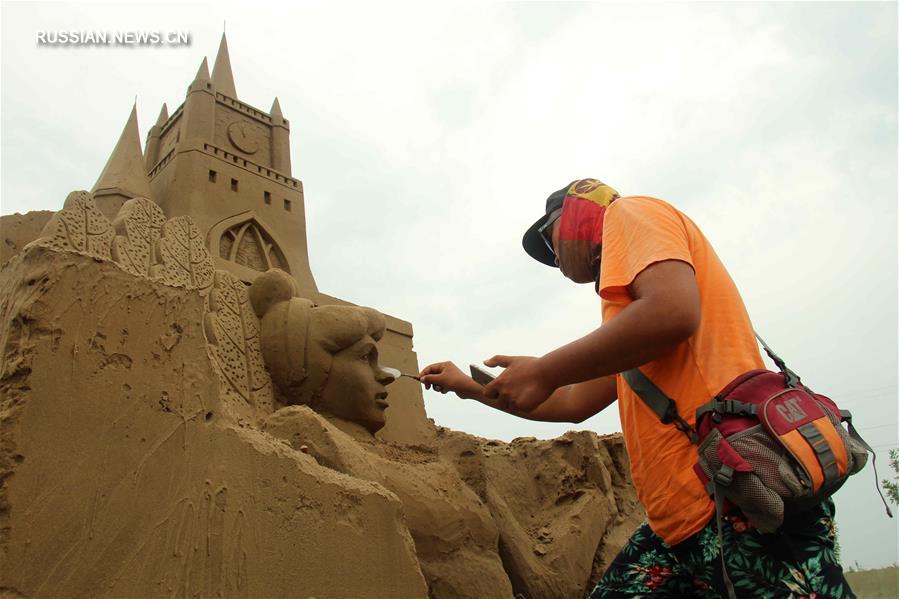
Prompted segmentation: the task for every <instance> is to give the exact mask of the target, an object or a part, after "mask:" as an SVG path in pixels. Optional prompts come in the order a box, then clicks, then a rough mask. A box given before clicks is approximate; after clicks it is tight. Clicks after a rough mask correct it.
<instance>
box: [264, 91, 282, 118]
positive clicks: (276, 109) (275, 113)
mask: <svg viewBox="0 0 899 599" xmlns="http://www.w3.org/2000/svg"><path fill="white" fill-rule="evenodd" d="M268 112H269V114H270V115H271V117H272V118H273V119H283V118H284V114H283V113H282V112H281V103H280V102H278V96H275V101H274V102H272V109H271V110H269V111H268Z"/></svg>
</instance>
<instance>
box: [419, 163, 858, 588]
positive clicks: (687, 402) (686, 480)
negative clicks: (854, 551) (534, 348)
mask: <svg viewBox="0 0 899 599" xmlns="http://www.w3.org/2000/svg"><path fill="white" fill-rule="evenodd" d="M523 245H524V248H525V250H526V251H527V253H528V254H529V255H530V256H532V257H533V258H534V259H536V260H538V261H539V262H542V263H544V264H546V265H549V266H556V267H558V268H560V270H561V271H562V274H563V275H565V277H567V278H568V279H570V280H572V281H574V282H575V283H593V284H594V288H595V290H596V292H597V293H598V294H599V296H600V298H601V304H602V316H603V325H602V326H601V327H600V328H598V329H596V330H595V331H593V332H591V333H589V334H587V335H586V336H584V337H582V338H580V339H577V340H575V341H572V342H571V343H568V344H567V345H564V346H562V347H560V348H558V349H556V350H554V351H552V352H550V353H548V354H546V355H544V356H541V357H539V358H537V357H530V356H505V355H497V356H494V357H492V358H490V359H489V360H487V361H485V364H487V365H488V366H502V367H504V368H505V371H504V372H503V373H502V374H501V375H499V376H498V377H497V378H496V380H494V381H493V382H492V383H490V384H489V385H487V386H486V387H483V386H481V385H479V384H478V383H476V382H475V381H473V380H472V379H471V378H469V377H468V376H466V375H465V374H463V373H462V372H461V371H460V370H459V369H458V368H457V367H456V366H455V365H454V364H453V363H452V362H440V363H436V364H431V365H430V366H427V367H426V368H424V369H423V370H422V371H421V380H422V383H424V384H425V385H426V386H428V387H430V386H432V385H434V386H438V387H440V388H441V390H442V391H443V392H446V391H453V392H455V393H456V394H457V395H459V396H460V397H463V398H470V399H476V400H478V401H481V402H482V403H485V404H487V405H490V406H492V407H495V408H497V409H501V410H503V411H507V412H509V413H511V414H514V415H516V416H519V417H522V418H528V419H531V420H543V421H554V422H581V421H583V420H585V419H586V418H588V417H590V416H593V415H594V414H596V413H597V412H599V411H601V410H603V409H605V408H606V407H608V406H609V405H611V404H612V403H613V402H614V401H615V400H616V399H618V400H619V402H618V407H619V412H620V416H621V424H622V429H623V433H624V439H625V444H626V446H627V449H628V454H629V456H630V461H631V472H632V475H633V480H634V485H635V486H636V488H637V493H638V495H639V497H640V500H641V502H642V503H643V506H644V507H645V508H646V513H647V519H648V522H647V523H645V524H644V525H643V526H641V527H640V528H638V529H637V531H636V532H635V533H634V535H633V536H632V537H631V539H630V541H629V542H628V543H627V544H626V545H625V547H624V548H623V549H622V551H621V553H620V554H619V555H618V557H617V558H616V559H615V561H614V562H613V563H612V565H611V566H610V567H609V568H608V570H607V571H606V573H605V575H604V576H603V578H602V579H601V580H600V582H599V584H597V586H596V588H595V589H594V590H593V594H592V595H591V597H594V598H608V597H621V598H624V597H634V596H636V595H640V596H646V595H652V596H667V597H716V596H719V595H724V596H726V595H727V591H726V588H725V584H724V579H723V576H722V571H721V566H720V562H719V561H718V559H719V551H718V539H717V529H716V527H715V518H714V517H713V516H714V513H715V506H714V504H713V502H712V501H711V499H710V498H709V496H708V495H707V493H706V491H705V489H704V487H703V485H702V483H701V482H700V481H699V479H698V478H697V476H696V475H695V473H694V472H693V465H694V464H695V463H696V449H695V447H694V446H693V445H691V444H690V441H689V440H688V439H687V437H686V436H685V435H684V434H683V433H682V432H681V431H679V430H677V429H676V428H675V427H674V426H672V425H671V424H662V423H661V422H660V421H659V419H658V417H657V416H656V415H655V414H654V413H653V412H652V411H651V410H650V409H649V408H648V407H647V406H646V405H645V404H644V403H643V402H642V401H641V400H640V398H639V397H637V396H636V395H635V394H634V393H633V391H632V390H631V389H630V388H629V387H628V385H627V384H626V383H625V382H624V380H623V379H622V377H621V375H620V374H618V373H621V372H623V371H626V370H628V369H631V368H635V367H638V366H639V367H640V368H641V370H642V371H643V373H645V374H646V375H647V376H648V377H649V379H650V380H652V381H653V382H654V383H655V384H656V385H657V386H658V387H659V388H661V389H662V390H663V391H664V392H665V393H666V394H667V395H669V396H670V397H672V398H675V399H676V400H677V408H678V412H679V413H680V415H681V416H682V417H683V418H684V419H686V420H687V421H688V422H689V423H690V424H691V425H693V424H695V418H694V414H695V412H696V409H697V408H698V407H699V406H700V405H702V404H704V403H706V402H707V401H708V400H709V399H710V398H711V397H712V396H713V395H714V394H715V393H716V392H718V391H719V390H720V389H722V388H723V387H724V386H725V385H726V384H727V383H728V382H730V381H731V380H732V379H734V378H735V377H737V376H738V375H739V374H741V373H743V372H746V371H748V370H752V369H755V368H763V367H764V366H763V363H762V360H761V356H760V354H759V351H758V346H757V345H756V342H755V337H754V334H753V330H752V325H751V323H750V321H749V317H748V315H747V312H746V309H745V307H744V305H743V301H742V299H741V298H740V295H739V292H738V291H737V288H736V286H735V285H734V283H733V281H732V280H731V278H730V276H729V275H728V273H727V271H726V270H725V268H724V266H723V264H722V263H721V262H720V260H719V259H718V257H717V255H716V254H715V252H714V250H713V249H712V247H711V245H710V244H709V242H708V241H707V240H706V239H705V237H704V236H703V234H702V232H701V231H700V230H699V228H698V227H697V226H696V225H695V224H694V223H693V222H692V221H691V220H690V219H689V218H688V217H687V216H685V215H684V214H683V213H681V212H679V211H678V210H677V209H675V208H674V207H672V206H671V205H669V204H667V203H665V202H664V201H662V200H659V199H655V198H649V197H641V196H632V197H620V196H619V194H618V193H617V192H616V191H615V190H614V189H612V188H611V187H609V186H607V185H605V184H603V183H601V182H599V181H597V180H595V179H581V180H578V181H574V182H573V183H572V184H570V185H568V186H566V187H565V188H563V189H561V190H559V191H557V192H555V193H553V194H552V195H550V196H549V198H548V199H547V202H546V214H545V215H544V216H542V217H541V218H540V219H538V220H537V222H535V223H534V225H533V226H532V227H531V228H530V229H528V231H527V232H526V233H525V236H524V239H523ZM832 517H833V503H832V502H831V501H830V500H828V501H826V502H824V503H823V504H820V505H819V506H817V507H816V508H814V509H811V510H808V511H806V512H803V513H801V514H796V515H794V516H792V517H791V518H789V519H788V520H787V521H786V522H785V524H784V525H783V527H781V529H779V530H778V531H777V532H776V533H774V534H762V533H760V532H759V531H757V530H755V529H753V528H751V527H750V526H749V525H748V523H747V522H746V520H745V518H743V517H742V516H741V515H740V514H739V512H736V513H731V514H730V515H728V516H727V518H726V525H725V526H724V558H725V561H726V564H727V568H728V574H729V575H730V577H731V579H732V580H738V579H739V580H740V581H742V582H741V583H740V584H738V585H736V586H737V587H738V588H737V593H738V595H739V596H740V597H802V596H808V597H813V596H819V597H823V596H827V597H854V595H853V594H852V591H851V590H850V589H849V587H848V585H847V584H846V582H845V579H844V578H843V574H842V569H841V568H840V566H839V564H838V563H837V561H836V559H835V558H834V554H833V548H834V544H833V539H834V536H833V524H832ZM747 581H748V583H747Z"/></svg>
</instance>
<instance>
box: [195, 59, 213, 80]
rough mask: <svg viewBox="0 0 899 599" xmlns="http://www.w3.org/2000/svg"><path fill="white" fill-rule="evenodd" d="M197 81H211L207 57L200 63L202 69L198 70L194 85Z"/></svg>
mask: <svg viewBox="0 0 899 599" xmlns="http://www.w3.org/2000/svg"><path fill="white" fill-rule="evenodd" d="M197 81H209V61H208V60H206V57H205V56H204V57H203V62H201V63H200V68H199V69H197V74H196V76H195V77H194V83H196V82H197Z"/></svg>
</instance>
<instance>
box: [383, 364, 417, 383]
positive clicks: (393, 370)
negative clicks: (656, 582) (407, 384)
mask: <svg viewBox="0 0 899 599" xmlns="http://www.w3.org/2000/svg"><path fill="white" fill-rule="evenodd" d="M381 370H384V371H386V372H389V373H390V374H391V376H393V378H395V379H398V378H400V377H401V376H407V377H409V378H410V379H415V380H416V381H418V382H419V383H420V382H421V379H420V378H419V377H418V375H417V374H406V373H405V372H400V371H399V370H397V369H396V368H391V367H389V366H381Z"/></svg>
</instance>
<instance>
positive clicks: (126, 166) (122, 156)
mask: <svg viewBox="0 0 899 599" xmlns="http://www.w3.org/2000/svg"><path fill="white" fill-rule="evenodd" d="M113 189H114V190H118V191H120V192H124V193H123V194H122V195H129V196H131V197H138V196H139V197H144V198H149V197H150V183H149V181H148V180H147V174H146V171H145V170H144V156H143V152H141V149H140V133H139V132H138V130H137V104H135V105H134V107H133V108H132V109H131V116H129V117H128V122H127V123H126V124H125V129H124V130H123V131H122V135H121V136H120V137H119V141H118V143H117V144H116V145H115V149H113V151H112V154H111V155H110V156H109V160H107V161H106V166H105V167H103V172H102V173H100V178H99V179H97V182H96V183H95V184H94V188H93V190H92V191H93V192H95V193H96V192H98V191H103V190H113Z"/></svg>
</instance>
